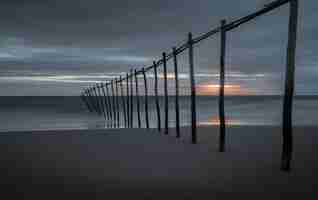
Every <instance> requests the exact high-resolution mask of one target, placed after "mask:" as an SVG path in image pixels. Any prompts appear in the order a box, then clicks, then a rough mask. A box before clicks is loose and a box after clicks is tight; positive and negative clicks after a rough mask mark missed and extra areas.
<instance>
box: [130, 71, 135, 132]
mask: <svg viewBox="0 0 318 200" xmlns="http://www.w3.org/2000/svg"><path fill="white" fill-rule="evenodd" d="M133 76H134V74H133V70H132V69H131V70H130V127H131V128H133V127H134V101H133V98H134V97H133V95H134V90H133Z"/></svg>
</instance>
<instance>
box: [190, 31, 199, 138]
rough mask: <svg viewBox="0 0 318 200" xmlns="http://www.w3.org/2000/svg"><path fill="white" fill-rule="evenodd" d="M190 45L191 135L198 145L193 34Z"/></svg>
mask: <svg viewBox="0 0 318 200" xmlns="http://www.w3.org/2000/svg"><path fill="white" fill-rule="evenodd" d="M188 45H189V66H190V84H191V135H192V143H193V144H196V143H197V122H196V121H197V119H196V118H197V114H196V102H195V100H196V99H195V98H196V91H195V80H194V62H193V40H192V33H189V35H188Z"/></svg>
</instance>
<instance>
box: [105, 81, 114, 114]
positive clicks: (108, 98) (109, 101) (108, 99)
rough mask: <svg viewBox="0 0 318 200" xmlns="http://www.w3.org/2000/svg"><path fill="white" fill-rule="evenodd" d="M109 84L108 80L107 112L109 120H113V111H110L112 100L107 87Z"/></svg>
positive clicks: (107, 89)
mask: <svg viewBox="0 0 318 200" xmlns="http://www.w3.org/2000/svg"><path fill="white" fill-rule="evenodd" d="M109 84H110V82H108V83H106V84H105V86H106V94H107V102H108V112H109V116H110V120H113V111H112V101H111V97H110V96H111V94H110V91H109V88H108V85H109Z"/></svg>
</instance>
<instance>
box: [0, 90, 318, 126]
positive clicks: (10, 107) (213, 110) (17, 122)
mask: <svg viewBox="0 0 318 200" xmlns="http://www.w3.org/2000/svg"><path fill="white" fill-rule="evenodd" d="M0 99H1V100H0V132H10V131H34V130H70V129H110V128H124V127H125V116H124V115H123V113H124V112H123V111H124V110H125V111H127V107H126V106H127V99H126V98H125V97H118V99H117V98H115V101H116V100H118V102H119V104H118V105H117V104H115V107H113V106H112V105H109V104H108V106H107V107H108V108H109V107H110V106H112V107H111V112H112V114H113V113H114V111H115V112H116V108H117V107H119V110H120V112H119V123H118V121H117V118H116V120H113V119H109V118H107V113H108V114H109V112H107V109H106V107H105V105H106V104H105V102H106V101H105V99H100V101H99V108H100V110H101V112H100V113H99V114H98V113H96V112H91V111H89V109H88V108H87V106H86V103H85V102H84V101H83V100H82V99H81V98H80V97H78V96H14V97H11V96H10V97H9V96H4V97H1V98H0ZM137 100H138V101H139V105H140V109H139V110H140V122H141V123H140V126H141V127H146V112H145V99H144V98H141V97H140V98H138V99H137V98H136V97H133V108H132V109H133V127H136V128H137V127H139V124H138V112H137ZM168 101H169V109H168V123H169V127H175V125H176V112H175V110H176V109H175V105H176V104H175V97H174V96H169V97H168ZM116 102H117V101H116ZM123 103H124V104H123ZM159 103H160V107H159V108H160V113H161V115H160V118H161V126H162V127H163V126H164V123H165V114H164V111H165V106H164V97H160V98H159ZM101 105H102V106H101ZM95 107H97V104H96V101H95ZM282 107H283V98H282V97H281V96H226V97H225V116H226V124H227V125H228V126H236V125H241V126H249V125H252V126H279V125H281V123H282ZM97 108H98V107H97ZM102 108H104V109H102ZM179 108H180V125H181V126H190V125H191V115H192V112H191V103H190V98H189V97H188V96H181V97H179ZM104 112H105V114H104ZM116 113H117V112H116ZM105 116H106V118H105ZM126 116H127V115H126ZM148 116H149V125H150V127H151V128H156V127H157V124H158V117H157V110H156V106H155V99H154V97H148ZM317 116H318V97H317V96H296V97H295V98H294V103H293V124H294V125H295V126H315V125H317V124H318V117H317ZM196 122H197V125H198V126H217V125H218V124H219V119H218V97H215V96H197V97H196Z"/></svg>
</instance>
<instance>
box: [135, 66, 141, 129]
mask: <svg viewBox="0 0 318 200" xmlns="http://www.w3.org/2000/svg"><path fill="white" fill-rule="evenodd" d="M135 85H136V104H137V120H138V128H141V117H140V101H139V89H138V72H137V70H136V69H135Z"/></svg>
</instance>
